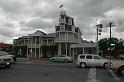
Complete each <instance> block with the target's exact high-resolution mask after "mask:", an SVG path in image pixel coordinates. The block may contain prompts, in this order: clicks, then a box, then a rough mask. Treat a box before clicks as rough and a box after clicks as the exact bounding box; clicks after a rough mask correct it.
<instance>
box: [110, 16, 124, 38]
mask: <svg viewBox="0 0 124 82" xmlns="http://www.w3.org/2000/svg"><path fill="white" fill-rule="evenodd" d="M123 21H124V18H123V19H122V20H121V22H120V24H119V25H118V26H117V28H116V29H115V31H114V32H113V34H112V36H114V34H115V32H116V31H117V30H118V28H119V27H120V26H121V24H122V23H123Z"/></svg>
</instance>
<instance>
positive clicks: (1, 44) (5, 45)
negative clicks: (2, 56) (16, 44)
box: [0, 43, 11, 48]
mask: <svg viewBox="0 0 124 82" xmlns="http://www.w3.org/2000/svg"><path fill="white" fill-rule="evenodd" d="M10 47H11V44H5V43H0V48H10Z"/></svg>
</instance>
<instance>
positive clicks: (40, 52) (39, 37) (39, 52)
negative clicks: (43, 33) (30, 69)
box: [38, 36, 41, 58]
mask: <svg viewBox="0 0 124 82" xmlns="http://www.w3.org/2000/svg"><path fill="white" fill-rule="evenodd" d="M40 43H41V42H40V36H39V55H38V56H39V58H40V53H41V49H40Z"/></svg>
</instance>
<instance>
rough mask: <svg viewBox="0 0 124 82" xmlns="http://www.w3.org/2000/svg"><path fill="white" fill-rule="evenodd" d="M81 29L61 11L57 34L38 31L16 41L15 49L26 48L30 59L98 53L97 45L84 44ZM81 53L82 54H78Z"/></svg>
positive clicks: (56, 29) (56, 28) (56, 27)
mask: <svg viewBox="0 0 124 82" xmlns="http://www.w3.org/2000/svg"><path fill="white" fill-rule="evenodd" d="M81 36H82V33H81V31H80V28H79V27H76V26H75V25H74V19H73V18H72V17H70V16H68V15H66V12H65V11H61V13H60V17H59V23H58V25H56V26H55V33H50V34H46V33H44V32H42V31H40V30H37V31H36V32H35V33H33V34H28V36H22V37H19V38H18V39H14V41H13V44H14V47H16V46H19V47H20V48H19V47H18V50H19V51H22V50H20V49H21V46H26V49H27V50H26V56H27V57H29V58H41V57H51V56H55V55H62V54H63V55H69V56H72V57H76V56H77V55H78V54H81V53H96V43H93V42H92V43H91V42H87V41H86V42H84V41H83V39H82V37H81ZM79 51H80V53H78V52H79Z"/></svg>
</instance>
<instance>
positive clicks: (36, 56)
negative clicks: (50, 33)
mask: <svg viewBox="0 0 124 82" xmlns="http://www.w3.org/2000/svg"><path fill="white" fill-rule="evenodd" d="M34 37H35V58H36V57H37V55H36V36H34Z"/></svg>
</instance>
